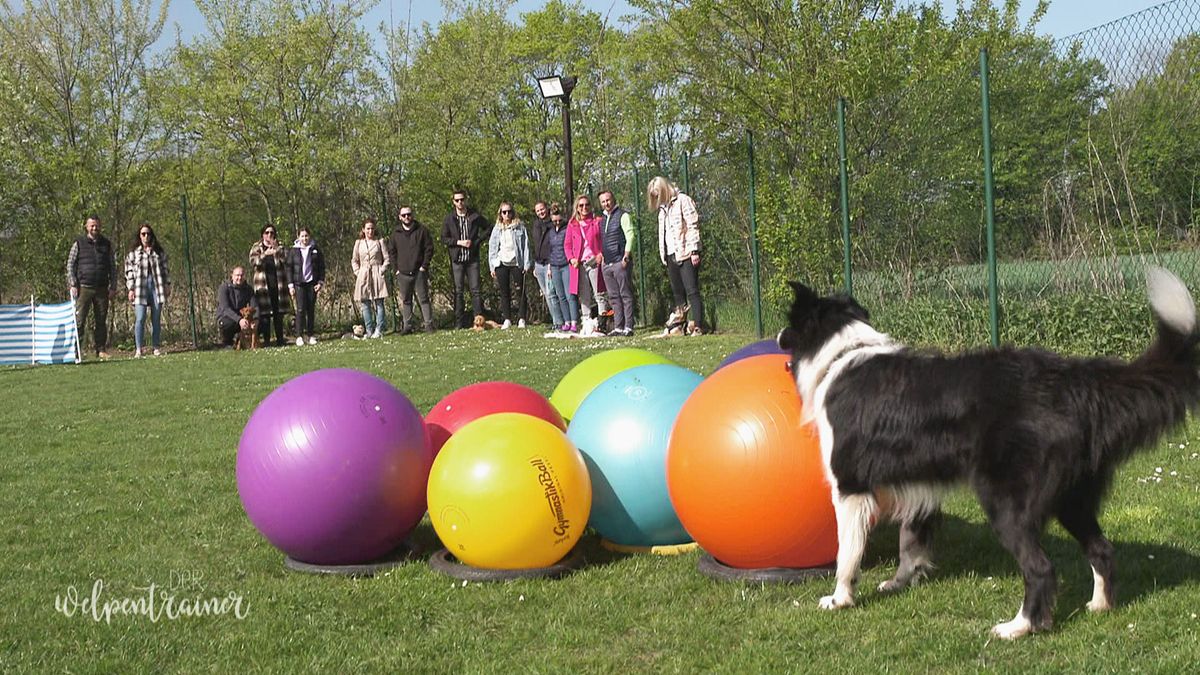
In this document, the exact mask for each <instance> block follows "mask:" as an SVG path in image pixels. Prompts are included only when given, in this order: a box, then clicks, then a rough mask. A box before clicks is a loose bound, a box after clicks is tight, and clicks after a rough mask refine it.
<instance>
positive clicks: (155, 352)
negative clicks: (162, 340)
mask: <svg viewBox="0 0 1200 675" xmlns="http://www.w3.org/2000/svg"><path fill="white" fill-rule="evenodd" d="M154 355H155V356H162V350H161V349H155V350H154Z"/></svg>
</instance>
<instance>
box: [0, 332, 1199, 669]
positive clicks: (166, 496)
mask: <svg viewBox="0 0 1200 675" xmlns="http://www.w3.org/2000/svg"><path fill="white" fill-rule="evenodd" d="M899 337H903V336H899ZM750 339H751V338H749V337H746V336H730V335H718V336H706V337H703V338H677V339H672V340H648V339H635V340H629V341H621V342H619V344H620V345H637V346H642V347H646V348H649V349H653V350H655V351H659V352H661V353H663V354H665V355H667V356H669V357H671V358H673V359H675V360H676V361H678V362H679V363H680V364H682V365H685V366H688V367H691V368H694V369H696V370H698V371H699V372H701V373H707V372H708V371H709V370H711V368H712V367H713V366H714V365H715V364H716V363H717V362H718V361H720V359H721V358H722V357H723V356H724V355H725V354H727V353H728V352H730V351H732V350H733V349H735V348H736V347H738V346H741V345H742V344H744V343H745V342H747V341H749V340H750ZM613 344H614V343H612V342H606V341H582V340H576V341H558V340H543V339H541V338H540V337H538V336H537V335H536V334H535V332H534V331H507V332H500V331H491V332H488V333H484V334H477V333H463V332H455V333H438V334H435V335H432V336H417V337H405V338H400V337H396V336H391V337H388V338H387V339H385V340H382V341H369V342H353V341H332V340H331V341H327V342H323V343H321V344H319V345H317V346H316V347H305V348H296V347H289V348H286V349H275V350H264V351H258V352H254V353H235V352H189V353H180V354H172V355H170V356H168V357H164V358H160V359H146V360H142V361H132V360H119V361H112V362H106V363H86V364H84V365H82V366H56V367H49V366H43V367H38V368H21V369H3V370H0V389H2V390H3V394H2V396H3V398H2V399H0V400H2V404H0V439H3V440H2V441H0V445H2V447H3V449H4V450H3V454H4V459H3V462H2V463H0V478H2V481H0V484H2V486H3V487H2V490H0V512H2V513H3V514H4V519H5V527H4V528H3V532H4V536H3V550H2V556H0V558H2V561H3V565H2V568H3V578H4V582H3V583H2V584H0V589H2V590H0V670H3V671H5V672H13V671H72V672H76V671H99V670H103V671H122V672H142V671H149V670H172V671H187V672H194V671H220V672H228V671H231V670H238V671H240V670H248V669H271V670H281V671H299V670H305V671H307V670H317V669H321V670H326V671H330V672H355V671H360V670H371V671H386V672H398V673H407V672H430V671H433V672H459V671H501V672H511V671H533V672H569V671H589V672H605V673H611V672H623V671H629V670H639V671H649V670H654V671H676V672H678V671H682V672H694V671H698V670H705V671H710V670H716V671H726V672H761V671H793V672H796V671H798V672H851V671H853V672H875V671H896V672H905V673H909V672H920V671H925V670H934V671H972V672H973V671H978V670H992V669H994V670H998V671H1004V672H1027V671H1030V670H1033V671H1044V672H1062V671H1072V672H1085V671H1086V672H1096V671H1129V670H1138V671H1151V672H1182V671H1187V670H1194V669H1195V668H1196V664H1197V663H1200V618H1197V614H1200V459H1198V458H1197V451H1198V450H1200V426H1196V425H1193V426H1191V427H1189V428H1187V429H1185V430H1184V431H1183V432H1181V433H1179V434H1176V435H1175V436H1173V437H1171V438H1170V439H1168V441H1167V442H1164V443H1163V445H1161V446H1160V447H1158V448H1157V449H1155V450H1153V451H1152V452H1149V453H1145V454H1142V455H1140V456H1139V457H1137V458H1136V459H1134V460H1133V461H1132V462H1131V463H1130V464H1129V465H1127V466H1126V467H1125V468H1124V469H1123V470H1122V471H1121V472H1120V473H1119V474H1118V476H1117V480H1116V482H1115V485H1114V488H1113V496H1112V499H1111V501H1110V502H1109V505H1108V507H1107V510H1106V512H1105V515H1104V517H1103V519H1102V522H1103V523H1104V525H1105V526H1106V527H1107V531H1108V534H1109V536H1110V537H1111V539H1112V540H1113V541H1114V543H1115V544H1116V557H1117V564H1118V574H1119V585H1118V589H1117V596H1118V601H1119V606H1118V608H1117V609H1116V610H1115V611H1112V612H1110V613H1107V614H1104V615H1095V616H1094V615H1090V614H1088V613H1087V612H1086V611H1082V607H1083V604H1084V603H1085V602H1086V601H1087V600H1088V598H1089V597H1090V595H1091V574H1090V571H1089V569H1088V567H1087V565H1086V563H1085V562H1084V560H1083V559H1082V557H1081V556H1080V554H1079V552H1078V550H1077V547H1076V546H1075V544H1074V543H1073V542H1072V541H1070V540H1069V539H1068V537H1067V536H1066V535H1065V534H1064V533H1063V531H1062V530H1061V529H1058V528H1057V527H1054V528H1052V529H1051V530H1050V532H1049V534H1048V535H1047V537H1046V543H1047V546H1048V548H1049V551H1050V554H1051V557H1052V559H1053V560H1054V561H1055V563H1056V565H1057V567H1058V571H1059V577H1060V594H1059V603H1058V610H1057V612H1056V619H1057V624H1058V625H1057V627H1056V628H1055V630H1054V631H1053V632H1051V633H1048V634H1045V635H1037V636H1034V637H1032V638H1028V639H1024V640H1020V641H1017V642H1015V643H1005V642H1000V641H996V640H991V639H989V635H988V630H989V628H990V627H991V626H992V625H993V624H994V623H996V622H998V621H1002V620H1007V619H1009V618H1011V617H1012V615H1013V614H1014V612H1015V611H1016V609H1017V606H1018V604H1019V602H1020V596H1021V581H1020V578H1019V577H1018V575H1017V571H1016V567H1015V564H1014V563H1013V562H1012V560H1011V559H1010V558H1009V557H1008V556H1007V555H1006V554H1004V553H1003V551H1002V550H1001V549H1000V547H999V545H998V544H997V543H996V541H995V539H994V538H993V537H992V535H991V534H990V532H989V531H988V529H987V527H986V525H985V524H984V522H983V519H982V516H981V514H980V512H979V510H978V508H977V507H976V506H975V505H974V503H973V501H972V500H971V499H969V498H968V497H967V496H965V495H959V496H956V497H954V498H953V499H952V500H951V501H950V503H949V504H948V513H949V517H948V518H947V523H946V527H945V528H944V530H943V531H942V532H941V534H940V535H939V538H938V540H937V541H938V550H939V564H940V568H939V570H938V571H937V572H936V573H935V574H934V576H933V577H932V578H931V580H930V581H929V582H928V583H926V584H925V585H923V586H919V587H917V588H915V589H913V590H912V591H911V592H909V593H907V594H904V595H899V596H886V597H885V596H881V595H879V594H877V593H875V592H874V591H873V590H872V589H873V588H874V587H875V585H877V584H878V583H879V582H880V581H882V580H883V579H885V578H887V577H888V576H890V574H891V573H892V571H893V569H894V565H895V555H896V552H895V546H896V530H895V528H894V527H884V528H881V529H880V530H878V531H877V532H876V533H875V537H874V539H873V543H872V546H871V548H870V549H869V551H868V560H867V567H866V569H865V571H864V578H863V584H862V586H861V588H862V593H861V594H860V606H859V607H857V608H854V609H851V610H846V611H842V612H840V613H836V614H830V613H826V612H823V611H821V610H819V609H817V600H818V598H819V597H820V596H822V595H824V594H826V593H828V592H830V589H831V582H830V581H828V580H815V581H809V582H806V583H803V584H800V585H795V586H763V585H743V584H730V583H720V582H716V581H712V580H710V579H708V578H706V577H704V576H702V575H700V574H699V573H698V572H697V571H696V562H697V554H690V555H684V556H679V557H647V556H624V555H617V554H612V553H608V552H606V551H604V550H603V549H601V548H600V547H599V546H598V545H597V543H596V540H595V538H594V537H593V536H591V535H588V536H586V537H585V539H584V541H583V544H582V545H583V547H584V550H585V552H586V555H587V557H588V560H589V564H588V566H587V567H586V568H584V569H583V570H582V571H580V572H578V573H576V574H574V575H572V576H569V577H567V578H564V579H561V580H557V581H536V580H533V581H531V580H526V581H515V582H507V583H498V584H486V585H481V584H467V585H465V586H464V585H463V583H462V582H455V581H453V580H451V579H449V578H448V577H444V576H441V575H438V574H436V573H434V572H432V571H431V570H430V569H429V568H428V567H427V566H426V565H425V564H424V563H423V562H415V563H411V564H407V565H404V566H402V567H400V568H397V569H396V570H394V571H392V572H390V573H388V574H386V575H384V576H381V577H377V578H374V579H358V580H354V579H340V578H316V577H310V576H305V575H299V574H295V573H289V572H287V571H285V570H284V568H283V565H282V557H281V555H280V554H279V553H278V552H277V551H275V550H274V549H273V548H272V547H271V546H270V545H268V544H267V543H266V541H265V540H264V539H263V538H262V537H261V536H259V534H258V533H257V532H256V531H255V530H254V528H253V527H252V526H251V525H250V523H249V521H248V520H247V519H246V517H245V515H244V514H243V512H242V507H241V504H240V502H239V501H238V496H237V490H236V485H235V479H234V457H235V453H236V447H237V441H238V437H239V434H240V432H241V429H242V426H243V424H245V422H246V420H247V418H248V416H249V414H250V412H251V410H252V409H253V408H254V406H255V405H256V404H257V403H258V401H260V400H261V399H262V398H263V397H264V396H265V395H267V394H268V393H269V392H270V391H271V390H272V389H273V388H274V387H276V386H277V385H279V384H280V383H282V382H284V381H285V380H287V379H289V378H291V377H293V376H295V375H297V374H300V373H303V372H306V371H309V370H312V369H315V368H325V367H352V368H359V369H362V370H365V371H368V372H372V373H375V374H378V375H380V376H382V377H384V378H386V379H388V380H390V381H391V382H392V383H394V384H395V385H396V386H398V387H399V388H400V389H402V390H403V391H404V392H406V393H407V394H408V395H409V397H410V398H411V399H412V400H413V402H414V403H415V404H416V405H417V406H418V407H419V408H421V409H422V410H428V408H429V407H430V406H431V405H432V404H433V403H434V402H435V401H437V400H438V399H439V398H441V397H442V396H443V395H445V394H447V393H449V392H450V391H452V390H454V389H455V388H457V387H460V386H463V385H465V384H469V383H472V382H477V381H481V380H485V379H507V380H512V381H516V382H520V383H523V384H527V385H530V386H532V387H534V388H536V389H538V390H540V391H542V392H544V393H547V394H548V393H549V392H550V391H551V389H552V388H553V385H554V384H555V383H556V382H557V381H558V379H559V378H560V377H561V376H562V375H563V374H564V373H565V372H566V371H567V370H568V369H569V368H570V367H571V366H573V365H574V364H575V363H577V362H578V361H579V360H580V359H581V358H583V357H584V356H586V355H587V354H589V353H591V352H592V351H593V350H597V349H605V348H609V347H611V346H612V345H613ZM1160 469H1161V470H1160ZM415 538H416V539H417V541H418V542H419V543H421V544H423V545H424V546H425V547H426V548H427V549H433V548H435V547H436V536H435V534H434V532H433V530H432V528H431V527H430V526H429V525H428V522H427V521H426V522H425V523H422V524H421V525H420V526H419V527H418V529H417V532H416V534H415ZM97 580H103V583H104V591H103V592H104V597H105V599H112V598H123V597H131V598H137V597H142V596H144V595H145V591H143V590H140V589H144V588H145V587H147V586H149V585H150V584H152V583H153V584H157V585H158V586H159V587H160V588H166V589H170V592H172V593H174V594H175V595H177V596H178V597H202V598H207V597H213V596H216V597H226V596H228V595H229V594H231V593H232V594H236V595H237V596H239V597H241V598H242V599H243V603H244V604H243V606H242V610H243V613H244V614H245V617H244V618H243V619H241V620H239V619H237V618H234V617H233V616H231V615H226V616H209V617H194V618H179V619H177V620H173V621H172V620H168V619H165V618H164V619H162V620H160V621H159V622H157V623H154V622H151V621H150V620H149V619H147V618H145V617H141V616H114V617H113V618H112V620H111V622H109V623H106V622H103V621H101V622H96V621H94V620H93V619H92V618H90V616H85V615H80V614H76V615H74V616H71V617H67V616H64V615H63V614H62V613H59V612H56V610H55V599H56V596H63V595H65V594H66V593H67V592H68V589H69V588H70V587H75V588H76V590H77V591H78V592H79V593H80V594H81V595H84V596H86V595H89V594H90V592H91V589H92V587H93V585H94V584H95V582H96V581H97Z"/></svg>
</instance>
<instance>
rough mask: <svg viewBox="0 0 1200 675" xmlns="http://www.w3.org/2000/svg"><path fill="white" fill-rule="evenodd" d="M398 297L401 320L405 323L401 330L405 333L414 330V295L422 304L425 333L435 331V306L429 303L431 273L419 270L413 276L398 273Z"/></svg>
mask: <svg viewBox="0 0 1200 675" xmlns="http://www.w3.org/2000/svg"><path fill="white" fill-rule="evenodd" d="M396 295H398V296H400V318H401V319H403V321H404V327H403V328H402V329H401V330H403V331H404V332H405V333H408V332H410V331H412V330H413V327H412V306H413V295H416V296H417V302H419V303H420V304H421V318H422V319H424V320H425V331H426V332H432V331H433V305H431V304H430V302H429V273H428V272H422V271H421V270H417V271H416V272H414V273H412V274H406V273H404V272H397V273H396Z"/></svg>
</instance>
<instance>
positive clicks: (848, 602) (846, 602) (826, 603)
mask: <svg viewBox="0 0 1200 675" xmlns="http://www.w3.org/2000/svg"><path fill="white" fill-rule="evenodd" d="M818 604H819V605H820V607H821V609H843V608H845V607H853V606H854V598H843V597H839V596H838V595H837V594H834V595H827V596H825V597H823V598H821V602H820V603H818Z"/></svg>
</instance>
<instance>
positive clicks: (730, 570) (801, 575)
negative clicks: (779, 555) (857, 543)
mask: <svg viewBox="0 0 1200 675" xmlns="http://www.w3.org/2000/svg"><path fill="white" fill-rule="evenodd" d="M696 568H697V569H699V570H700V573H701V574H703V575H704V576H706V577H709V578H711V579H717V580H718V581H748V582H751V583H767V584H798V583H800V582H803V581H808V580H809V579H817V578H820V577H827V576H829V575H831V574H833V573H834V571H835V569H836V568H835V566H834V565H822V566H821V567H758V568H752V569H745V568H741V567H730V566H728V565H726V564H724V563H722V562H721V561H720V560H717V559H716V558H714V557H712V555H711V554H708V553H705V554H704V555H702V556H700V562H698V563H696Z"/></svg>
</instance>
